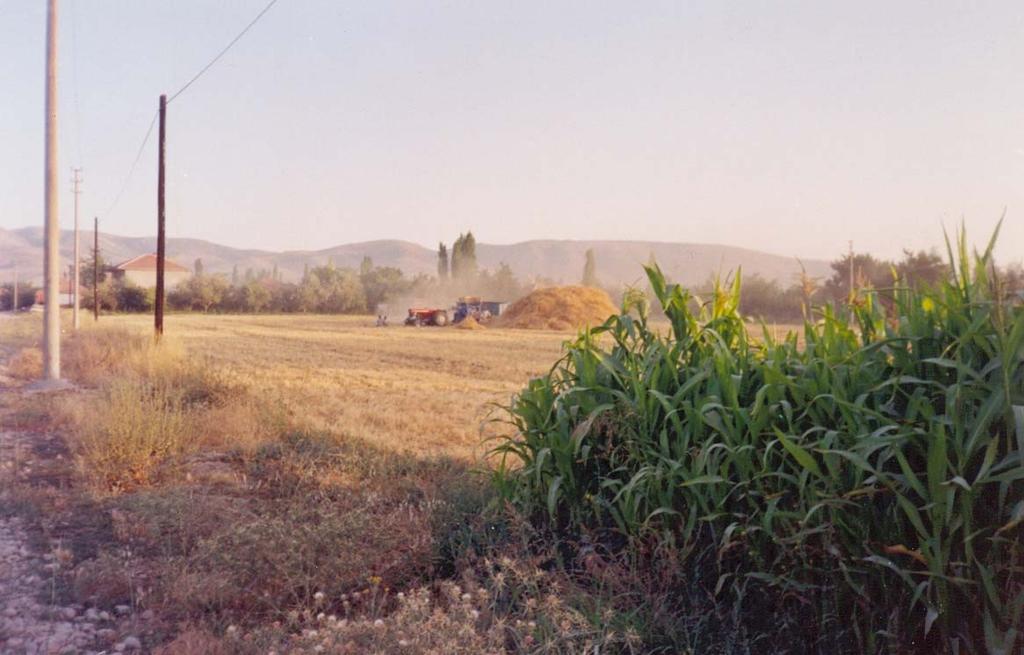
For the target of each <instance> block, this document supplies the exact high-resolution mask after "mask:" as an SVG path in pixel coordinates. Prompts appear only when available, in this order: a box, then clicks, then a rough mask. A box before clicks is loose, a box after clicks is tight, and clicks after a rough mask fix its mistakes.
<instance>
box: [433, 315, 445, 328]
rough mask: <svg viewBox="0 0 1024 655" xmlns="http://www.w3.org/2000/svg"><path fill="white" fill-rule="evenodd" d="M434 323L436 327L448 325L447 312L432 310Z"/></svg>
mask: <svg viewBox="0 0 1024 655" xmlns="http://www.w3.org/2000/svg"><path fill="white" fill-rule="evenodd" d="M434 325H436V326H437V327H444V326H446V325H448V312H434Z"/></svg>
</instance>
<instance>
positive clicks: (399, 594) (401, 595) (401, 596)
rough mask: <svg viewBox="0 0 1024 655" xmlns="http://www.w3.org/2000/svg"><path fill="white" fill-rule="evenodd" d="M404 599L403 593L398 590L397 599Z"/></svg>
mask: <svg viewBox="0 0 1024 655" xmlns="http://www.w3.org/2000/svg"><path fill="white" fill-rule="evenodd" d="M404 599H405V594H404V593H402V592H401V591H400V592H398V600H404Z"/></svg>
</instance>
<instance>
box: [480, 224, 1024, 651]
mask: <svg viewBox="0 0 1024 655" xmlns="http://www.w3.org/2000/svg"><path fill="white" fill-rule="evenodd" d="M997 233H998V231H997ZM995 240H996V235H993V237H992V239H991V240H990V242H989V244H988V247H987V249H986V250H985V251H983V252H981V253H979V252H977V251H975V252H973V253H969V251H968V247H967V240H966V235H965V234H964V232H963V230H961V231H960V233H959V234H958V235H957V239H956V240H955V243H951V242H950V240H949V239H948V238H947V249H948V251H949V262H950V267H951V270H952V273H951V275H950V277H949V279H948V281H946V282H944V283H942V284H941V285H939V286H938V287H937V288H930V289H911V288H909V287H908V286H907V285H904V284H901V283H900V281H898V280H897V281H895V282H894V286H893V288H891V289H887V290H884V293H883V292H881V291H880V290H864V291H862V292H861V293H860V294H859V295H858V298H857V299H856V301H855V302H854V303H852V304H851V306H850V309H849V312H845V311H844V312H842V315H840V313H839V312H837V311H836V310H833V309H831V308H828V307H826V308H822V309H821V310H818V311H816V312H814V317H813V318H812V317H811V316H810V314H811V312H808V314H809V316H808V318H807V319H806V320H805V323H804V327H803V343H800V342H799V341H798V338H797V336H796V335H793V334H791V335H788V336H787V337H785V338H783V339H773V338H772V335H771V333H770V332H769V330H767V329H765V330H764V336H763V338H762V339H758V340H753V339H751V338H749V337H748V326H747V325H745V324H744V321H743V319H742V317H741V316H740V314H739V311H738V306H739V297H740V290H741V284H740V276H739V274H737V275H736V277H735V280H734V281H733V282H731V283H728V284H719V285H717V286H716V288H715V290H714V293H713V294H712V296H711V297H709V298H707V299H697V298H694V297H692V296H691V294H690V293H689V292H688V291H686V290H685V289H683V288H681V287H680V286H678V285H673V284H668V283H666V281H665V278H664V276H663V275H662V273H661V271H660V269H659V268H658V267H657V266H656V265H652V266H650V267H647V268H646V271H647V276H648V279H649V281H650V285H651V289H652V290H653V296H654V297H655V299H656V300H657V302H659V303H660V305H661V307H662V309H663V310H664V313H665V316H666V317H667V318H668V320H669V322H670V324H671V330H670V331H668V332H667V333H666V331H665V330H657V329H655V327H654V326H653V325H652V324H651V323H650V322H649V320H648V316H647V311H646V309H645V308H644V306H643V303H636V302H632V301H633V300H635V298H633V297H632V296H627V301H628V302H629V303H630V304H631V306H627V305H625V304H624V306H623V308H622V313H621V314H619V315H617V316H613V317H611V318H610V319H608V321H607V322H605V323H604V324H603V325H601V326H599V327H596V328H592V329H589V330H586V331H583V332H582V333H581V334H580V335H579V336H578V337H577V338H576V339H575V340H574V341H572V342H570V343H568V344H567V347H566V352H565V354H564V357H563V358H562V359H561V360H559V362H558V363H557V364H556V365H555V366H554V367H553V368H552V369H551V371H550V373H549V374H548V375H546V376H544V377H541V378H537V379H534V380H532V381H531V382H530V383H529V385H528V386H527V387H526V388H525V389H523V390H522V391H521V392H520V393H519V394H518V395H517V396H516V397H515V398H514V399H513V401H512V404H511V406H510V407H509V408H508V410H509V415H508V420H509V421H510V422H511V424H512V429H510V430H509V431H508V432H509V434H508V436H505V437H503V438H502V439H501V440H500V441H499V443H498V444H497V446H496V447H495V453H496V454H497V455H498V456H499V458H500V460H501V465H500V466H499V467H498V470H497V472H496V474H495V481H496V485H497V487H498V488H499V490H500V492H501V495H502V497H503V498H504V499H505V500H506V501H508V502H509V503H510V504H511V505H512V506H513V507H515V508H516V509H518V510H519V511H520V512H522V513H524V514H525V515H527V516H529V517H532V519H533V520H535V521H536V522H538V523H540V524H543V525H545V526H546V527H547V528H548V529H550V530H552V531H554V532H555V533H556V534H558V535H561V536H563V537H564V538H565V539H566V540H569V541H571V540H576V542H577V543H581V542H583V541H589V542H592V541H593V540H597V541H599V542H600V543H602V544H604V546H605V547H606V548H611V549H616V550H619V551H622V552H626V553H635V554H639V553H641V552H646V553H650V552H652V551H651V548H650V544H652V543H654V544H656V549H662V550H663V551H665V552H667V551H668V550H669V549H671V551H672V552H675V553H679V554H681V556H680V558H679V559H678V560H676V561H677V562H678V566H679V567H682V568H683V569H684V570H685V569H686V568H687V567H688V566H689V567H691V568H695V567H697V566H698V565H699V566H700V567H711V569H712V571H711V572H710V575H711V577H710V579H711V580H712V581H713V582H714V585H713V587H712V588H711V589H710V590H709V593H710V594H713V595H714V597H715V598H716V601H717V602H720V603H721V604H722V606H723V607H726V606H732V605H735V603H736V602H737V601H738V599H739V597H741V596H742V595H744V594H749V593H751V590H752V589H758V590H760V591H759V593H760V594H761V596H760V597H761V598H765V597H768V598H777V599H783V600H785V601H786V602H790V603H791V604H793V600H794V599H795V605H796V606H799V607H802V608H804V610H803V611H804V614H803V616H807V615H808V614H807V612H808V611H809V612H810V614H809V615H810V616H812V617H813V618H815V619H816V622H815V621H812V625H810V626H807V625H804V626H803V628H804V629H805V630H807V631H808V632H815V631H817V632H818V633H824V632H832V633H834V634H835V635H836V636H835V638H834V639H832V640H831V641H829V639H828V638H825V637H822V638H819V640H818V646H816V647H815V649H816V650H825V651H827V652H908V651H916V652H929V653H931V652H961V653H982V652H987V653H1013V652H1021V649H1022V647H1024V645H1022V641H1024V639H1022V638H1021V636H1020V634H1019V630H1020V627H1021V618H1022V611H1024V572H1022V567H1024V546H1022V544H1021V537H1022V536H1024V535H1022V530H1024V528H1022V523H1024V493H1022V492H1024V310H1022V308H1021V306H1020V303H1019V302H1016V303H1015V302H1012V301H1007V300H1006V299H1005V298H1003V297H1002V293H1001V292H1000V290H999V285H998V280H996V279H993V274H992V273H991V271H992V270H994V268H993V266H992V247H993V245H994V243H995ZM709 552H710V553H712V555H713V556H712V557H710V558H709V557H698V555H699V554H701V553H704V554H706V553H709ZM701 575H702V577H703V578H705V579H706V578H707V576H708V575H709V572H708V571H707V570H704V571H702V572H701ZM807 608H810V609H809V610H808V609H807ZM775 647H776V648H778V649H780V650H781V649H782V648H781V647H780V645H779V644H775ZM765 649H766V650H770V649H769V648H768V647H767V646H766V647H765ZM794 650H797V651H800V650H801V649H800V648H799V647H794ZM807 650H812V649H811V648H810V647H808V648H807Z"/></svg>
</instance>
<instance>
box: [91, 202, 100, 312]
mask: <svg viewBox="0 0 1024 655" xmlns="http://www.w3.org/2000/svg"><path fill="white" fill-rule="evenodd" d="M92 320H94V321H98V320H100V219H99V217H98V216H93V219H92Z"/></svg>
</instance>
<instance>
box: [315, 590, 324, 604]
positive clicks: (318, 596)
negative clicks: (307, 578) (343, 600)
mask: <svg viewBox="0 0 1024 655" xmlns="http://www.w3.org/2000/svg"><path fill="white" fill-rule="evenodd" d="M323 599H324V592H322V591H318V592H316V593H315V594H313V600H315V601H317V602H320V601H322V600H323Z"/></svg>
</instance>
